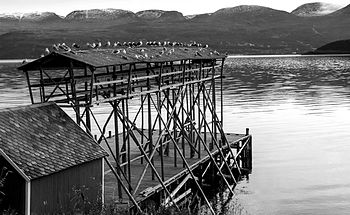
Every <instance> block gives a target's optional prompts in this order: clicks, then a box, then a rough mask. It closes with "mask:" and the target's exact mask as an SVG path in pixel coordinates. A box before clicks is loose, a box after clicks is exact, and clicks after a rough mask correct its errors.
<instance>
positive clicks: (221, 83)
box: [220, 58, 226, 145]
mask: <svg viewBox="0 0 350 215" xmlns="http://www.w3.org/2000/svg"><path fill="white" fill-rule="evenodd" d="M224 63H225V58H222V61H221V69H220V112H221V115H220V116H221V120H220V124H221V127H222V128H221V129H222V130H223V129H224V95H223V91H224V90H223V78H224V77H223V76H224V75H223V73H224ZM221 141H223V144H224V145H226V142H224V137H223V135H221Z"/></svg>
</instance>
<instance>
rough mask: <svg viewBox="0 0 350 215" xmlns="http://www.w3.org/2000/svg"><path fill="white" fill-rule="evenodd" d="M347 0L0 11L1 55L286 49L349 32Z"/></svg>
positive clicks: (302, 49)
mask: <svg viewBox="0 0 350 215" xmlns="http://www.w3.org/2000/svg"><path fill="white" fill-rule="evenodd" d="M349 25H350V5H348V6H346V7H343V8H341V7H339V6H337V5H333V4H326V3H321V2H316V3H308V4H304V5H301V6H300V7H298V8H296V9H295V10H293V11H292V12H291V13H289V12H286V11H281V10H275V9H272V8H268V7H262V6H256V5H241V6H237V7H231V8H223V9H220V10H218V11H215V12H213V13H206V14H196V15H188V16H184V15H183V14H182V13H180V12H178V11H163V10H145V11H139V12H137V13H134V12H132V11H127V10H121V9H92V10H77V11H73V12H71V13H69V14H68V15H67V16H65V17H62V16H59V15H57V14H55V13H52V12H44V13H26V14H0V59H6V58H36V57H38V56H40V55H41V54H42V53H43V52H44V49H45V48H46V47H51V45H52V44H54V43H62V42H65V43H66V44H72V43H77V44H80V45H81V46H84V44H86V43H87V42H90V43H92V42H100V41H101V42H106V41H111V42H112V43H113V42H115V41H121V42H123V41H126V42H128V41H139V40H142V41H179V42H190V41H197V42H200V43H203V44H208V45H209V46H210V47H211V48H213V49H216V50H218V51H221V52H228V53H230V54H290V53H304V52H308V51H312V50H315V49H316V48H317V47H320V46H322V45H324V44H326V43H329V42H332V41H336V40H344V39H349V38H350V29H349V28H348V26H349Z"/></svg>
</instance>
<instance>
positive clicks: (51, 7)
mask: <svg viewBox="0 0 350 215" xmlns="http://www.w3.org/2000/svg"><path fill="white" fill-rule="evenodd" d="M316 1H318V0H287V1H285V0H214V1H213V0H211V1H208V0H0V5H1V6H0V13H16V12H18V13H24V12H43V11H49V12H55V13H57V14H59V15H62V16H65V15H67V14H68V13H70V12H72V11H74V10H83V9H104V8H115V9H124V10H130V11H133V12H138V11H141V10H147V9H161V10H177V11H179V12H182V13H183V14H184V15H191V14H201V13H212V12H215V11H216V10H218V9H221V8H225V7H234V6H238V5H260V6H266V7H271V8H273V9H277V10H284V11H288V12H291V11H292V10H294V9H295V8H297V7H298V6H300V5H302V4H305V3H310V2H316ZM320 1H321V2H328V3H332V4H338V5H342V6H346V5H348V4H350V2H349V0H320Z"/></svg>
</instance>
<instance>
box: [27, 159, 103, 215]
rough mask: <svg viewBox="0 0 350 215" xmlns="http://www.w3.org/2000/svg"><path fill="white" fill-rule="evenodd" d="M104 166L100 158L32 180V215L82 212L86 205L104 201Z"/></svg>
mask: <svg viewBox="0 0 350 215" xmlns="http://www.w3.org/2000/svg"><path fill="white" fill-rule="evenodd" d="M102 165H103V161H102V159H97V160H93V161H91V162H88V163H83V164H81V165H78V166H74V167H72V168H68V169H66V170H63V171H60V172H57V173H54V174H52V175H49V176H46V177H41V178H38V179H35V180H33V181H32V182H31V192H30V193H31V196H30V199H31V201H30V202H31V204H30V205H31V207H30V208H31V209H30V211H31V214H57V213H66V212H69V211H79V210H81V209H83V207H84V206H88V205H96V203H97V202H101V201H102V200H103V198H102V187H103V176H102V175H103V174H102V169H103V167H102ZM101 185H102V186H101Z"/></svg>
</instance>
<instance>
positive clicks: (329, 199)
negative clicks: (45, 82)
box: [0, 57, 350, 215]
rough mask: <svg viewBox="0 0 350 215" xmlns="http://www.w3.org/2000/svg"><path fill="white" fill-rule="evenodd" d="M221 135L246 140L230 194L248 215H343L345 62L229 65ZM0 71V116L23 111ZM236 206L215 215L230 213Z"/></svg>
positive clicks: (21, 94)
mask: <svg viewBox="0 0 350 215" xmlns="http://www.w3.org/2000/svg"><path fill="white" fill-rule="evenodd" d="M226 67H227V70H226V79H225V82H224V88H225V91H224V92H225V101H224V104H225V112H224V115H225V118H224V120H225V121H224V126H225V130H226V131H227V132H239V133H244V128H246V127H249V128H250V130H251V133H252V134H253V150H254V151H253V152H254V154H253V159H254V161H253V165H254V166H253V172H252V174H251V175H250V177H249V179H246V180H244V181H242V182H240V184H239V185H238V186H237V187H236V192H237V197H238V202H239V204H241V205H242V206H243V207H244V208H245V210H246V211H248V213H249V214H276V215H277V214H349V213H350V118H349V116H350V58H349V57H289V58H272V57H269V58H230V59H228V60H227V63H226ZM13 68H14V67H13V65H12V66H11V65H8V64H6V65H4V64H3V65H1V64H0V108H4V107H10V106H17V105H23V104H28V103H29V99H28V93H27V90H26V89H25V80H24V77H23V76H22V74H21V73H20V72H18V71H16V70H14V69H13ZM234 204H237V202H236V201H232V202H231V203H229V204H227V205H225V207H222V205H220V204H218V205H217V206H216V208H217V209H218V211H221V212H223V213H225V214H231V213H232V211H231V210H232V209H231V208H232V207H233V205H234Z"/></svg>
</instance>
